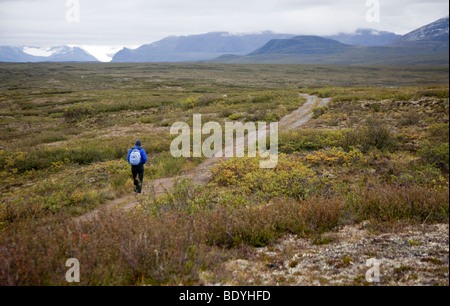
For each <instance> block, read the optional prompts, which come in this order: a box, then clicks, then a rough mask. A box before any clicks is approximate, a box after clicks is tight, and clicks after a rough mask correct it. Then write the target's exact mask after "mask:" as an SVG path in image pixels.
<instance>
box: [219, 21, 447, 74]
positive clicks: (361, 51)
mask: <svg viewBox="0 0 450 306" xmlns="http://www.w3.org/2000/svg"><path fill="white" fill-rule="evenodd" d="M213 62H216V63H240V64H243V63H272V64H339V65H445V64H447V65H448V63H449V18H448V17H446V18H443V19H439V20H438V21H436V22H433V23H431V24H429V25H426V26H424V27H422V28H420V29H417V30H415V31H413V32H410V33H408V34H406V35H404V36H401V37H398V38H396V39H394V40H392V41H391V42H390V43H389V44H387V45H385V46H354V45H353V46H352V45H350V44H343V43H340V42H338V41H336V40H332V39H329V38H323V37H318V36H297V37H293V38H289V39H276V40H271V41H269V42H268V43H267V44H265V45H264V46H262V47H261V48H259V49H257V50H255V51H254V52H251V53H249V54H248V55H245V56H235V55H224V56H221V57H219V58H217V59H215V60H214V61H213Z"/></svg>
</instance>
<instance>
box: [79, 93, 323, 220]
mask: <svg viewBox="0 0 450 306" xmlns="http://www.w3.org/2000/svg"><path fill="white" fill-rule="evenodd" d="M301 96H302V97H303V98H305V99H306V103H304V104H303V105H302V106H301V107H300V108H298V109H297V110H295V111H294V112H292V113H291V114H289V115H287V116H285V117H283V118H282V119H281V120H280V122H279V130H280V131H289V130H293V129H298V128H300V127H301V126H303V125H305V124H306V123H308V122H309V121H310V120H311V119H312V118H313V115H314V114H313V110H314V109H315V108H317V107H321V106H327V105H328V104H329V103H330V101H331V98H326V99H321V98H319V97H317V96H311V95H307V94H301ZM257 140H258V136H257V134H256V133H250V134H248V135H247V136H245V137H241V138H238V139H236V140H235V143H234V145H233V146H230V147H226V148H225V149H224V151H225V152H228V151H230V150H234V148H235V147H236V145H237V144H242V143H246V142H247V141H248V143H254V142H256V141H257ZM225 159H226V158H225V157H211V158H208V159H207V160H205V161H204V162H203V163H201V164H200V165H198V166H197V167H196V168H194V169H192V170H190V171H188V172H186V173H184V174H182V175H179V176H176V177H171V178H163V179H157V180H152V181H150V182H148V183H146V184H144V187H143V191H144V192H147V193H152V194H153V195H154V196H155V198H157V197H160V196H162V195H164V194H166V193H167V192H169V191H170V190H171V189H172V188H173V186H174V184H175V182H176V181H177V180H179V179H190V180H191V181H192V183H193V184H195V185H206V184H207V183H208V182H209V181H210V180H211V174H210V171H209V169H210V168H211V167H212V166H214V165H215V164H216V163H217V162H220V161H223V160H225ZM137 197H138V196H136V195H128V196H125V197H121V198H117V199H115V200H113V201H111V202H109V203H107V204H105V205H103V206H102V207H101V208H99V209H97V210H94V211H92V212H90V213H88V214H85V215H83V216H81V217H78V218H76V219H75V221H77V222H86V221H92V220H94V219H95V218H96V217H97V216H98V215H99V213H100V212H101V211H107V210H113V209H122V210H130V209H133V208H134V207H135V206H136V205H137V204H139V202H138V200H137V199H138V198H137Z"/></svg>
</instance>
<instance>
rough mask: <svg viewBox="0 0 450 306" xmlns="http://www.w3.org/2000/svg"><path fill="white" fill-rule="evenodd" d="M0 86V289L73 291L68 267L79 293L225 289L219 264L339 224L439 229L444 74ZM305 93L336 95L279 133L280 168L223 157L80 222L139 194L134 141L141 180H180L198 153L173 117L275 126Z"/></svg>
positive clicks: (443, 194) (41, 76)
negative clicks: (76, 266)
mask: <svg viewBox="0 0 450 306" xmlns="http://www.w3.org/2000/svg"><path fill="white" fill-rule="evenodd" d="M0 79H1V81H0V181H1V185H0V186H1V187H0V189H1V202H0V284H1V285H68V283H67V282H66V280H65V272H66V269H67V268H66V267H65V265H64V264H65V262H66V260H67V259H69V258H77V259H78V260H79V261H80V264H81V267H82V274H81V284H82V285H143V284H146V285H178V284H183V285H202V284H211V283H218V284H228V283H233V280H234V279H235V275H233V271H230V270H229V269H227V265H226V263H227V262H230V261H232V260H236V259H246V258H247V259H248V258H254V257H255V256H256V255H255V254H256V253H257V250H258V249H259V248H261V247H271V246H273V245H274V244H275V243H277V241H279V240H280V239H283V237H285V236H286V235H292V234H293V235H296V236H297V237H302V238H307V239H311V240H312V241H314V244H316V245H322V244H330V243H333V239H332V238H330V237H331V236H327V235H328V234H329V233H332V232H334V231H336V230H338V229H339V228H341V227H342V226H348V225H358V224H362V223H364V224H366V226H367V227H368V228H369V229H370V230H371V231H372V232H373V233H374V234H380V233H389V232H395V231H399V230H401V229H402V228H403V227H405V226H415V225H421V224H436V223H439V224H448V220H449V185H448V183H449V87H448V67H389V68H386V67H344V66H342V67H339V66H308V65H304V66H302V65H213V64H0ZM300 93H309V94H314V95H318V96H320V97H330V98H332V102H331V103H330V105H328V106H327V107H322V108H318V109H314V110H313V113H314V116H313V119H312V120H311V121H310V122H309V123H308V124H307V125H306V126H304V127H302V128H301V129H297V130H291V131H285V132H282V133H281V134H280V140H279V150H280V159H279V163H278V166H277V167H276V168H274V169H260V168H259V160H258V158H248V157H247V158H234V159H229V160H226V161H223V162H220V163H219V164H217V165H216V166H215V167H213V168H212V169H211V174H212V179H211V181H210V182H209V183H208V184H207V185H204V186H198V185H194V184H192V182H190V181H188V180H179V181H177V183H176V184H175V186H174V188H173V189H171V190H167V192H166V194H165V195H164V196H162V197H158V198H155V197H154V195H153V194H152V192H151V190H150V189H149V190H146V192H145V194H144V195H143V196H142V197H139V198H138V201H139V204H138V205H137V206H136V207H135V208H134V209H132V210H130V211H123V210H120V209H118V210H114V211H108V212H104V213H101V214H100V215H99V216H98V219H96V220H95V221H85V222H77V221H75V217H77V216H81V215H83V214H85V213H88V212H90V211H92V210H94V209H97V208H99V207H102V206H104V205H105V204H107V203H108V202H110V201H112V200H114V199H116V198H118V197H121V196H123V195H124V194H129V193H132V192H133V184H132V181H131V178H130V169H129V166H128V164H127V162H126V154H127V152H128V149H129V148H130V147H132V146H133V144H134V141H135V140H136V139H137V138H139V139H141V140H142V142H143V144H144V145H143V147H144V148H145V149H146V151H147V152H148V154H149V163H148V166H147V167H146V170H145V171H146V172H145V180H147V183H148V181H149V180H151V179H157V178H166V177H175V176H177V175H179V174H181V173H184V172H187V171H189V170H191V169H193V168H194V167H195V166H196V165H198V164H200V163H201V162H202V160H203V159H202V158H192V157H188V158H174V157H172V156H171V155H170V152H169V151H170V144H171V141H172V140H173V138H174V136H173V135H170V126H171V124H172V123H174V122H179V121H186V122H187V123H189V124H190V125H192V118H193V114H202V118H203V121H204V122H207V121H217V122H219V123H220V124H221V125H222V126H223V125H224V124H225V122H230V121H242V122H258V121H264V122H273V121H278V120H279V119H281V118H282V117H283V116H285V115H287V114H289V113H291V112H292V111H294V110H295V109H297V108H298V107H300V106H301V105H302V104H303V103H304V102H305V101H304V99H303V98H302V97H301V96H300ZM447 239H448V236H447ZM406 244H407V245H410V246H413V245H418V244H420V243H418V242H414V243H413V242H412V241H410V242H409V243H406ZM447 259H448V251H447ZM351 261H352V259H351V258H350V259H347V257H346V258H344V259H343V260H342V264H340V265H336V266H339V267H338V268H337V269H346V267H348V266H349V265H350V263H351ZM297 264H298V262H297V261H296V262H292V263H291V264H290V265H291V266H292V267H295V266H297ZM442 269H444V270H442ZM408 271H409V270H408ZM408 271H406V272H404V269H403V270H401V271H400V270H399V273H410V272H408ZM428 272H430V271H428ZM411 273H413V272H411ZM430 273H435V274H436V273H438V274H439V273H440V274H442V275H443V274H445V273H447V275H448V262H447V263H446V265H444V267H443V268H442V267H439V269H436V270H433V271H431V272H430ZM319 281H321V283H324V284H326V280H324V279H321V280H319ZM279 283H281V284H287V285H289V281H288V280H284V281H281V282H279ZM239 284H241V285H247V284H250V282H247V280H245V279H243V280H240V283H239ZM348 284H360V282H358V281H356V280H349V281H348ZM438 284H440V283H438ZM446 284H447V285H448V278H447V283H446Z"/></svg>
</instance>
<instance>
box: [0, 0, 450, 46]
mask: <svg viewBox="0 0 450 306" xmlns="http://www.w3.org/2000/svg"><path fill="white" fill-rule="evenodd" d="M72 1H76V0H72ZM79 3H80V15H79V17H80V19H79V22H68V20H67V18H66V15H67V11H68V10H69V9H70V7H68V6H66V0H40V1H33V0H21V1H17V0H0V45H27V46H52V45H64V44H72V45H90V46H125V45H129V46H134V45H141V44H145V43H150V42H153V41H156V40H159V39H161V38H163V37H166V36H170V35H190V34H199V33H206V32H212V31H229V32H233V33H239V32H246V33H252V32H261V31H265V30H270V31H274V32H279V33H290V34H309V35H330V34H336V33H337V32H352V31H354V30H356V29H357V28H374V29H377V30H384V31H392V32H396V33H398V34H405V33H407V32H409V31H411V30H414V29H416V28H418V27H420V26H422V25H425V24H427V23H430V22H433V21H435V20H436V19H438V18H441V17H444V16H445V15H446V13H445V12H448V10H449V4H448V1H446V0H444V1H441V0H434V1H416V0H413V1H411V0H396V1H389V2H388V1H385V0H381V5H380V22H379V23H369V22H368V21H367V20H366V18H365V15H366V12H367V9H368V7H367V6H366V0H349V1H325V0H258V1H256V0H246V1H242V0H239V1H237V0H228V1H216V0H191V1H185V0H151V1H144V0H127V1H106V0H89V1H88V0H79Z"/></svg>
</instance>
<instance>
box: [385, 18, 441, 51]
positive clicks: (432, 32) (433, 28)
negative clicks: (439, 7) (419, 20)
mask: <svg viewBox="0 0 450 306" xmlns="http://www.w3.org/2000/svg"><path fill="white" fill-rule="evenodd" d="M448 31H449V17H448V16H447V17H445V18H442V19H439V20H437V21H435V22H433V23H430V24H428V25H426V26H423V27H421V28H419V29H417V30H414V31H412V32H410V33H408V34H406V35H404V36H402V37H401V38H399V39H397V40H396V41H395V42H394V43H395V44H401V43H407V42H427V41H433V42H447V43H448V40H449V33H448Z"/></svg>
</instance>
